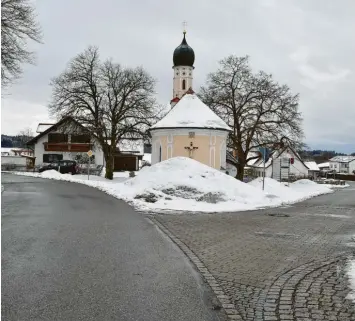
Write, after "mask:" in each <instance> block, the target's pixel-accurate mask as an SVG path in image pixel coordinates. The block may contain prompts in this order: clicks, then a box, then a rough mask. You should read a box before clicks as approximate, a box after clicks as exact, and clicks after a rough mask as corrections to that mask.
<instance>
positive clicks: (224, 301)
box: [147, 216, 242, 320]
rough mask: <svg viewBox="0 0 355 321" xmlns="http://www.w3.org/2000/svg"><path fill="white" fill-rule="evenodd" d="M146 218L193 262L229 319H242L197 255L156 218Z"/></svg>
mask: <svg viewBox="0 0 355 321" xmlns="http://www.w3.org/2000/svg"><path fill="white" fill-rule="evenodd" d="M147 219H148V220H150V221H151V222H152V223H153V224H154V225H155V226H157V227H158V228H159V229H160V230H161V231H162V232H163V233H164V234H165V235H167V236H168V237H169V238H170V239H171V240H172V241H173V242H174V243H175V244H176V245H177V246H178V247H179V248H180V249H181V251H183V252H184V254H185V255H186V256H187V257H188V259H189V260H190V261H191V262H192V263H193V264H194V266H195V267H196V269H197V270H198V272H199V273H200V274H201V275H202V276H203V278H204V279H205V281H206V282H207V284H208V285H209V286H210V288H211V289H212V291H213V293H214V294H215V295H216V297H217V299H218V301H219V303H220V306H221V307H222V308H223V309H224V311H225V313H226V315H227V317H228V318H229V320H242V317H241V316H240V315H239V313H238V312H237V309H236V308H235V305H234V304H233V302H232V301H231V299H230V298H229V296H228V295H226V294H225V293H224V291H223V289H222V287H221V286H220V285H219V283H218V282H217V280H216V279H215V278H214V276H213V275H212V274H211V273H210V272H209V271H208V269H207V268H206V266H205V265H204V264H203V263H202V261H201V260H200V259H199V258H198V256H197V255H196V254H195V253H194V252H193V251H191V250H190V249H189V248H188V247H187V246H186V244H185V243H183V242H181V241H180V240H179V239H178V238H177V237H176V236H175V235H174V234H172V233H171V232H170V231H169V230H168V229H167V228H166V227H165V226H164V225H163V224H162V223H160V222H159V221H158V220H156V218H155V217H152V216H147Z"/></svg>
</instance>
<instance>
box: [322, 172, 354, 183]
mask: <svg viewBox="0 0 355 321" xmlns="http://www.w3.org/2000/svg"><path fill="white" fill-rule="evenodd" d="M326 178H334V179H340V180H343V181H353V182H355V175H351V174H333V173H332V174H326Z"/></svg>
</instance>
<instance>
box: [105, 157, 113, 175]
mask: <svg viewBox="0 0 355 321" xmlns="http://www.w3.org/2000/svg"><path fill="white" fill-rule="evenodd" d="M105 160H106V173H105V178H107V179H113V161H114V159H113V156H112V155H111V154H109V155H107V156H106V157H105Z"/></svg>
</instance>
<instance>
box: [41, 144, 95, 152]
mask: <svg viewBox="0 0 355 321" xmlns="http://www.w3.org/2000/svg"><path fill="white" fill-rule="evenodd" d="M43 145H44V150H45V151H46V152H88V151H89V150H90V149H91V148H92V144H89V143H47V142H46V143H43Z"/></svg>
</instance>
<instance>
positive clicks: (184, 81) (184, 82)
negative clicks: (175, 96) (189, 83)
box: [182, 79, 186, 90]
mask: <svg viewBox="0 0 355 321" xmlns="http://www.w3.org/2000/svg"><path fill="white" fill-rule="evenodd" d="M185 89H186V80H185V79H183V81H182V90H185Z"/></svg>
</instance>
